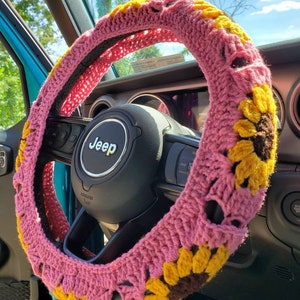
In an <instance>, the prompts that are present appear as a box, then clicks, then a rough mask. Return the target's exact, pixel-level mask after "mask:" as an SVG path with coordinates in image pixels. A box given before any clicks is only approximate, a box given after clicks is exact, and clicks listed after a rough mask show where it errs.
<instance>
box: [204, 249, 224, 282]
mask: <svg viewBox="0 0 300 300" xmlns="http://www.w3.org/2000/svg"><path fill="white" fill-rule="evenodd" d="M229 256H230V252H229V250H228V249H227V248H226V247H225V246H224V245H222V246H220V247H219V248H218V250H217V252H216V253H215V254H214V255H213V257H212V259H211V260H210V261H209V263H208V266H207V268H206V270H205V272H206V273H208V274H209V278H208V281H209V280H210V279H211V278H212V277H213V276H214V275H215V274H216V273H217V272H218V271H219V270H220V269H221V267H222V266H223V265H224V264H225V262H226V261H227V259H228V258H229Z"/></svg>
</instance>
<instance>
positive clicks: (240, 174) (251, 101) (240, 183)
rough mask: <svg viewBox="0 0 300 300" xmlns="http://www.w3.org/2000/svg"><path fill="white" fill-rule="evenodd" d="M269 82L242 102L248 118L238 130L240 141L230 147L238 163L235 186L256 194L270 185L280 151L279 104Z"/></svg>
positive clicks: (230, 156)
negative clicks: (277, 142)
mask: <svg viewBox="0 0 300 300" xmlns="http://www.w3.org/2000/svg"><path fill="white" fill-rule="evenodd" d="M272 99H273V96H272V92H271V90H270V88H269V86H268V85H267V84H264V85H262V86H257V85H256V86H254V87H253V89H252V93H251V94H249V95H248V98H247V99H245V100H243V101H242V102H241V103H240V104H239V110H241V111H242V113H243V116H244V118H243V119H240V120H238V121H237V122H236V123H235V125H234V130H235V131H236V132H237V133H238V134H239V136H240V140H239V141H238V142H237V143H236V144H235V145H234V146H233V147H232V148H231V149H229V153H228V154H229V155H228V157H229V159H230V160H231V161H232V162H233V163H235V165H234V166H235V170H234V172H235V176H236V180H235V186H236V189H238V188H240V187H248V188H249V189H250V191H251V194H252V195H254V194H255V193H256V192H257V191H258V189H259V188H261V187H266V186H267V185H268V177H269V174H271V173H272V172H273V171H274V167H275V160H274V159H273V158H274V157H275V151H276V147H275V145H276V134H275V132H276V128H275V124H276V121H275V118H276V113H275V112H276V105H275V103H274V101H273V100H272Z"/></svg>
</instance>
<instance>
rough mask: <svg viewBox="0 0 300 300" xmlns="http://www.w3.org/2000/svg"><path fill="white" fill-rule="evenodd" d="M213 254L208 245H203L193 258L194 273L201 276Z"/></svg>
mask: <svg viewBox="0 0 300 300" xmlns="http://www.w3.org/2000/svg"><path fill="white" fill-rule="evenodd" d="M210 256H211V252H210V249H209V247H208V245H206V244H205V245H202V246H201V247H199V249H198V251H197V252H196V253H195V255H194V257H193V273H195V274H201V273H202V272H203V271H204V270H205V269H206V266H207V264H208V261H209V259H210Z"/></svg>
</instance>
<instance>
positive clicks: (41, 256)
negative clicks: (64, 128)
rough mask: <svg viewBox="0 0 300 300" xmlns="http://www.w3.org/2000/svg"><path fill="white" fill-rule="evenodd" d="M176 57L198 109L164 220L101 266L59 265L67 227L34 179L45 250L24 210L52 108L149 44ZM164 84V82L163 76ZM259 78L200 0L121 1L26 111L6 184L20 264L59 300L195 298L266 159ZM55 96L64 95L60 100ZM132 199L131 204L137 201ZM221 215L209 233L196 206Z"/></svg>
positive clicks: (49, 175) (246, 214)
mask: <svg viewBox="0 0 300 300" xmlns="http://www.w3.org/2000/svg"><path fill="white" fill-rule="evenodd" d="M169 41H179V42H181V43H183V44H185V45H186V46H187V48H188V49H189V50H190V52H191V53H192V54H193V55H194V57H195V58H196V60H197V61H198V63H199V66H200V68H201V70H202V71H203V72H204V74H205V77H206V79H207V82H208V87H209V93H210V109H209V112H208V118H207V121H206V124H205V130H204V133H203V137H202V139H201V142H200V145H199V150H198V151H197V154H196V159H195V162H194V164H193V166H192V169H191V173H190V176H189V178H188V182H187V184H186V187H185V189H184V191H183V192H182V193H181V195H180V196H179V198H178V200H177V201H176V203H175V204H174V205H173V206H172V208H171V210H170V212H169V213H167V214H166V215H165V216H164V217H163V219H162V220H161V221H160V222H159V223H158V224H157V225H156V226H155V227H154V228H153V229H152V231H151V232H150V233H148V234H147V235H146V236H145V237H144V238H142V239H141V240H140V241H139V242H138V243H137V244H136V245H135V246H134V247H133V248H132V249H131V250H130V251H128V252H127V253H125V254H123V255H122V256H121V257H119V258H117V259H116V260H114V261H113V262H111V263H109V264H106V265H93V264H90V263H87V262H82V261H79V260H76V259H74V258H70V257H68V256H67V255H65V254H64V253H63V252H62V251H61V250H60V249H59V248H58V247H57V246H56V243H54V241H56V242H57V241H62V240H63V238H64V236H65V234H66V232H67V230H68V227H69V225H68V222H67V220H66V218H65V216H64V215H63V212H62V210H61V208H60V205H59V203H58V201H57V198H56V196H55V191H54V187H53V172H52V165H51V164H48V165H47V166H46V168H45V169H44V171H43V177H44V185H43V196H42V200H43V203H44V206H45V211H46V215H47V220H46V221H48V223H49V225H50V228H51V230H52V235H53V240H50V239H48V238H47V237H46V234H45V232H44V231H43V228H42V225H41V219H40V218H41V216H40V215H39V213H38V209H37V202H38V201H41V199H35V194H34V188H33V186H34V178H35V176H41V175H42V174H36V163H37V159H38V155H39V151H40V147H41V144H42V140H43V134H44V131H45V127H46V119H47V117H48V115H49V111H50V108H51V106H52V105H53V103H54V102H55V103H59V101H60V99H62V101H61V103H60V104H61V106H60V107H61V108H60V110H61V114H62V115H65V116H69V115H70V114H71V113H72V111H74V109H75V108H76V107H77V106H78V105H79V104H80V103H82V101H84V100H85V99H86V98H87V96H88V95H89V94H90V93H91V92H92V90H93V88H94V87H95V86H96V84H97V83H98V82H99V80H100V79H101V78H102V76H103V75H104V73H105V72H106V71H107V69H108V68H109V66H110V65H111V64H112V63H113V62H114V61H116V60H118V59H120V58H122V57H124V56H125V55H126V54H128V53H131V52H133V51H136V50H138V49H140V48H143V47H146V46H148V45H152V44H154V43H157V42H169ZM169 75H170V76H172V74H169ZM270 87H271V81H270V72H269V70H268V68H267V67H266V66H265V65H264V63H263V61H262V58H261V57H260V55H259V52H258V50H257V49H256V48H255V47H254V46H253V44H252V42H251V40H250V38H249V37H248V36H247V34H245V33H244V31H243V30H242V29H241V28H240V27H239V26H238V25H237V24H236V23H234V22H233V21H232V20H231V19H229V18H228V17H227V16H226V15H225V14H224V13H223V12H222V11H220V10H218V9H217V8H215V7H214V6H212V5H211V4H209V3H208V2H205V1H201V0H196V1H193V0H177V1H174V0H164V1H162V0H152V1H151V0H150V1H147V0H132V1H130V2H128V3H127V4H124V5H121V6H119V7H117V8H116V9H115V10H113V11H112V12H111V13H110V14H109V15H107V16H105V17H103V18H102V19H100V20H99V22H98V23H97V25H96V27H95V28H94V29H93V30H91V31H88V32H86V33H85V34H83V35H82V36H81V37H80V38H79V39H78V40H77V41H76V42H75V43H74V45H73V46H72V47H71V48H70V49H69V50H68V51H67V52H66V54H65V55H64V56H63V57H62V59H60V60H59V61H58V62H57V64H56V65H55V67H54V68H53V70H52V72H51V73H50V75H49V77H48V79H47V81H46V83H45V84H44V86H43V87H42V89H41V91H40V93H39V95H38V97H37V100H36V101H35V103H34V104H33V106H32V109H31V112H30V115H29V117H28V121H27V122H26V125H25V127H24V131H23V137H22V140H21V144H20V150H19V154H18V158H17V164H16V168H17V172H16V174H15V176H14V186H15V189H16V197H15V202H16V215H17V224H18V231H19V238H20V241H21V243H22V246H23V248H24V250H25V252H26V254H27V256H28V259H29V261H30V263H31V265H32V268H33V271H34V273H35V274H36V275H37V276H39V277H41V279H42V280H43V282H44V283H45V284H46V286H47V287H48V288H49V290H50V291H51V292H52V293H53V294H54V295H55V296H56V297H57V298H59V299H112V297H113V293H114V292H115V291H116V292H118V293H119V294H120V295H121V297H122V299H148V300H150V299H181V298H184V297H186V296H187V295H188V294H190V293H192V292H193V291H196V290H198V289H199V288H200V287H201V286H202V285H203V284H204V283H206V282H207V281H209V280H210V279H211V278H212V277H213V276H214V275H215V274H216V272H217V271H218V270H219V269H220V268H221V267H222V266H223V264H224V263H225V262H226V260H227V259H228V257H229V256H230V254H231V253H233V252H234V251H235V250H236V249H237V247H238V246H239V245H240V244H241V243H242V241H243V239H244V237H245V235H246V233H247V228H246V225H247V224H248V222H249V221H250V220H251V219H252V218H253V217H254V216H255V214H256V212H257V211H258V210H259V208H260V207H261V204H262V201H263V199H264V195H265V190H266V187H267V186H268V179H269V176H270V174H271V173H272V172H273V170H274V165H275V157H276V154H275V153H276V140H277V137H276V125H275V124H276V122H275V111H276V107H275V104H274V101H273V98H272V92H271V89H270ZM62 91H63V92H64V93H62ZM142 198H143V195H141V199H142ZM211 200H213V201H216V202H217V203H218V204H219V205H220V206H221V207H222V209H223V212H224V220H223V222H222V223H221V224H219V225H217V224H214V223H212V222H210V221H209V219H208V217H207V216H206V213H205V207H206V204H207V202H208V201H211Z"/></svg>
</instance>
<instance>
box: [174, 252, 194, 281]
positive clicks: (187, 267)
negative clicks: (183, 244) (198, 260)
mask: <svg viewBox="0 0 300 300" xmlns="http://www.w3.org/2000/svg"><path fill="white" fill-rule="evenodd" d="M192 268H193V252H192V251H190V250H188V249H185V248H181V249H179V258H178V261H177V270H178V274H179V276H180V277H181V278H183V277H186V276H188V275H190V273H191V270H192Z"/></svg>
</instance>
